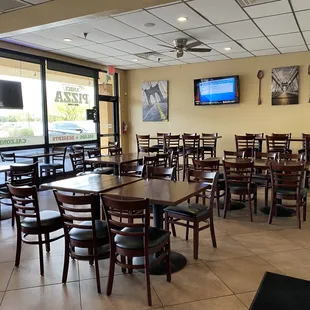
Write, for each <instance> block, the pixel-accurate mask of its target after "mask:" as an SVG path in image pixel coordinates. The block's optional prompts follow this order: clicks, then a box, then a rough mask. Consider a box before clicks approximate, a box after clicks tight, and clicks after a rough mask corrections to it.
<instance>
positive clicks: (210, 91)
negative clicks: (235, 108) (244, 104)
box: [194, 75, 240, 105]
mask: <svg viewBox="0 0 310 310" xmlns="http://www.w3.org/2000/svg"><path fill="white" fill-rule="evenodd" d="M194 86H195V105H218V104H232V103H239V102H240V92H239V76H237V75H236V76H226V77H218V78H208V79H199V80H195V81H194Z"/></svg>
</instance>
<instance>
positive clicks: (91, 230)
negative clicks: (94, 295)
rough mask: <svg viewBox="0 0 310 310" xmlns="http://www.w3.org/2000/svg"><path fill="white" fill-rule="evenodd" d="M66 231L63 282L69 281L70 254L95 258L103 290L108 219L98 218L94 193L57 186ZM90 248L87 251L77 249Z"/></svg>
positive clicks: (107, 250) (98, 289)
mask: <svg viewBox="0 0 310 310" xmlns="http://www.w3.org/2000/svg"><path fill="white" fill-rule="evenodd" d="M54 195H55V198H56V201H57V204H58V208H59V211H60V215H61V220H62V226H63V229H64V234H65V257H64V266H63V274H62V283H66V282H67V276H68V269H69V257H71V258H74V259H77V260H87V261H89V264H90V265H93V263H94V262H95V272H96V281H97V291H98V293H101V287H100V275H99V265H98V260H100V259H106V258H108V257H109V237H108V230H107V223H106V222H105V221H100V220H96V219H95V214H96V211H95V209H97V208H98V207H99V206H98V204H97V203H96V199H95V197H94V195H84V196H69V195H64V194H61V193H59V192H57V191H56V190H54ZM76 248H79V249H86V250H87V251H88V253H87V254H84V253H83V252H82V251H81V252H82V253H81V252H80V251H76Z"/></svg>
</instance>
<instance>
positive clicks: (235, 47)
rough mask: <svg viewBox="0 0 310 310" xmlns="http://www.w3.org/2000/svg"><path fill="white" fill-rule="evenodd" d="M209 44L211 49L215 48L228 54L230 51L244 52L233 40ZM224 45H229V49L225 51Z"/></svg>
mask: <svg viewBox="0 0 310 310" xmlns="http://www.w3.org/2000/svg"><path fill="white" fill-rule="evenodd" d="M209 46H210V47H211V48H212V49H215V50H217V51H219V52H220V53H225V54H230V53H239V52H244V51H245V50H244V49H243V48H242V47H241V46H240V45H238V44H237V43H236V42H234V41H229V42H223V43H214V44H209ZM226 47H230V48H231V50H230V51H225V48H226Z"/></svg>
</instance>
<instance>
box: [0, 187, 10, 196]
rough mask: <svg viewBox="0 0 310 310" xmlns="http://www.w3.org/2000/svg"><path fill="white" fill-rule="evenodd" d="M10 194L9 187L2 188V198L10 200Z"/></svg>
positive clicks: (0, 189) (0, 193) (0, 188)
mask: <svg viewBox="0 0 310 310" xmlns="http://www.w3.org/2000/svg"><path fill="white" fill-rule="evenodd" d="M9 197H10V193H9V190H8V189H7V187H0V198H9Z"/></svg>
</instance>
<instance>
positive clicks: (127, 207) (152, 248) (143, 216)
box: [102, 196, 171, 306]
mask: <svg viewBox="0 0 310 310" xmlns="http://www.w3.org/2000/svg"><path fill="white" fill-rule="evenodd" d="M102 200H103V206H104V211H105V217H106V219H107V224H108V233H109V239H110V253H111V254H110V269H109V277H108V285H107V295H108V296H110V295H111V294H112V288H113V279H114V272H115V265H119V266H120V267H122V269H123V270H125V269H128V271H129V273H132V270H133V269H144V270H145V279H146V289H147V300H148V305H149V306H151V305H152V296H151V282H150V264H151V262H150V260H149V257H150V256H151V255H153V257H156V259H155V261H154V262H152V263H154V264H156V263H158V262H160V261H162V260H163V259H164V260H166V263H167V281H168V282H170V281H171V262H170V232H169V231H166V230H162V229H158V228H155V227H150V213H149V200H148V199H143V200H132V199H131V200H115V199H111V198H108V197H105V196H103V197H102ZM155 254H156V256H155ZM126 257H127V263H126V262H125V259H122V258H126ZM134 257H144V263H143V264H140V265H136V264H133V263H132V260H133V258H134Z"/></svg>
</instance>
